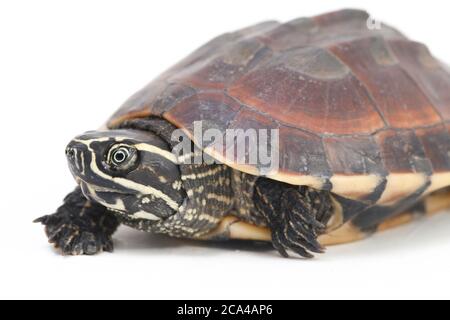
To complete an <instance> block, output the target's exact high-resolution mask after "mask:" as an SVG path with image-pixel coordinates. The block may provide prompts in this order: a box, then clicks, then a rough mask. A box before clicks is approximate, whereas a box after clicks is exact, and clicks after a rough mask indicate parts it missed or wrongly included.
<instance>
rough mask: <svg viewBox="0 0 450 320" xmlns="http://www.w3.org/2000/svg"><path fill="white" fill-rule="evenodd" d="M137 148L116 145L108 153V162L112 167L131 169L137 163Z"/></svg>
mask: <svg viewBox="0 0 450 320" xmlns="http://www.w3.org/2000/svg"><path fill="white" fill-rule="evenodd" d="M136 158H137V150H136V149H135V148H133V147H129V146H124V145H116V146H113V147H112V148H111V149H110V150H109V153H108V156H107V163H108V165H109V166H110V167H111V169H115V170H117V169H124V170H125V169H129V168H130V167H131V166H133V165H134V164H135V163H136Z"/></svg>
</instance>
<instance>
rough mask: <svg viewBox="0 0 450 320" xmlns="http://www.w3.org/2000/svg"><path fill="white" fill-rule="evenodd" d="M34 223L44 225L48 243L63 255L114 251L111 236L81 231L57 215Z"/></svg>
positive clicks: (45, 217)
mask: <svg viewBox="0 0 450 320" xmlns="http://www.w3.org/2000/svg"><path fill="white" fill-rule="evenodd" d="M35 222H36V223H42V224H43V225H45V233H46V234H47V237H48V241H49V243H51V244H54V245H55V247H56V248H58V249H60V250H61V253H62V254H63V255H66V256H67V255H71V256H78V255H94V254H97V253H101V252H113V250H114V245H113V241H112V238H111V236H109V235H105V234H103V233H101V232H95V231H93V230H91V231H89V230H82V229H81V228H80V226H78V225H76V224H73V223H71V222H70V221H64V219H62V218H61V217H60V216H58V214H55V215H50V216H44V217H42V218H39V219H36V220H35Z"/></svg>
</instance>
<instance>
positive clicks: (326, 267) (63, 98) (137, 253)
mask: <svg viewBox="0 0 450 320" xmlns="http://www.w3.org/2000/svg"><path fill="white" fill-rule="evenodd" d="M344 7H358V8H365V9H367V10H369V11H370V12H371V13H372V14H373V15H374V16H375V17H376V18H380V19H382V20H384V21H386V22H388V23H390V24H393V25H394V26H396V27H398V28H400V29H401V30H402V31H403V32H404V33H406V34H407V35H408V36H410V37H411V38H414V39H416V40H419V41H422V42H425V43H427V44H428V45H429V47H430V48H431V50H432V51H433V52H434V53H435V54H436V55H437V56H438V57H439V58H441V59H444V60H445V59H446V60H447V62H450V41H449V37H448V31H449V29H450V21H449V19H448V18H449V14H450V7H449V5H448V2H447V1H442V0H437V1H432V0H426V1H408V2H405V1H392V0H390V1H381V0H378V1H361V0H359V1H330V0H327V1H318V0H315V1H298V0H297V1H292V0H291V1H282V0H276V1H261V0H258V1H243V0H238V1H234V0H224V1H218V0H214V1H168V0H164V1H130V0H127V1H122V2H119V1H111V0H108V1H81V0H78V1H45V0H44V1H20V0H19V1H2V2H1V4H0V110H1V113H0V119H1V124H0V130H1V134H0V139H1V144H0V170H1V176H0V177H1V179H0V189H1V190H0V191H1V192H0V197H1V199H2V201H1V211H0V298H157V299H167V298H184V299H185V298H296V299H299V298H387V299H389V298H450V293H449V290H450V214H441V215H439V216H436V217H434V218H431V219H428V220H424V221H420V222H417V223H414V224H411V225H408V226H405V227H402V228H399V229H397V230H394V231H390V232H387V233H384V234H378V235H376V236H374V237H372V238H370V239H368V240H366V241H362V242H360V243H356V244H350V245H344V246H339V247H334V248H330V249H329V250H328V253H327V254H325V255H323V256H320V257H319V258H318V259H316V260H313V261H301V260H296V259H291V260H286V259H282V258H279V257H278V256H277V254H276V253H275V252H273V251H264V250H250V249H249V248H245V247H244V248H241V247H237V246H231V245H224V246H213V245H209V244H198V243H193V242H186V241H179V240H173V239H167V238H161V237H155V236H151V235H148V234H144V233H139V232H137V231H133V230H129V229H126V228H122V229H120V231H119V232H118V233H117V234H116V235H115V246H116V252H115V253H114V254H102V255H99V256H95V257H75V258H68V257H61V256H59V254H58V253H57V252H56V251H54V250H53V249H52V248H51V247H50V246H49V245H48V244H47V241H46V238H45V236H44V233H43V230H42V227H41V226H39V225H34V224H32V223H31V221H32V220H33V219H34V218H36V217H38V216H40V215H43V214H48V213H52V212H53V210H54V209H55V208H56V207H57V206H58V205H59V204H60V203H61V199H62V198H63V197H64V196H65V194H66V193H67V192H69V191H70V190H71V189H72V188H73V186H74V182H73V181H72V178H71V175H70V174H69V172H68V170H67V168H66V160H65V156H64V148H65V145H66V143H67V142H68V141H69V140H70V139H71V138H72V137H73V136H75V135H76V134H79V133H81V132H83V131H86V130H88V129H95V128H97V127H99V126H100V125H101V124H102V123H103V122H104V121H105V120H106V119H107V118H108V116H109V115H110V114H111V113H112V112H113V111H114V110H115V109H116V108H117V107H118V106H119V105H120V104H121V103H122V102H123V101H124V100H125V99H126V98H127V97H128V96H129V95H131V94H132V93H134V92H135V91H136V90H138V89H139V88H141V87H142V86H143V85H145V84H146V83H147V82H149V81H150V80H151V79H152V78H154V77H155V76H157V75H158V74H159V73H160V72H162V71H163V70H164V69H166V68H167V67H169V66H170V65H171V64H173V63H175V62H177V61H178V60H179V59H181V58H183V57H184V56H185V55H186V54H188V53H189V52H191V51H192V50H193V49H195V48H196V47H198V46H199V45H201V44H203V43H204V42H206V41H207V40H209V39H210V38H212V37H214V36H216V35H218V34H221V33H223V32H225V31H231V30H234V29H238V28H241V27H244V26H247V25H250V24H253V23H256V22H259V21H262V20H267V19H277V20H282V21H285V20H289V19H292V18H296V17H299V16H310V15H315V14H319V13H322V12H326V11H330V10H333V9H338V8H344ZM238 249H239V250H238Z"/></svg>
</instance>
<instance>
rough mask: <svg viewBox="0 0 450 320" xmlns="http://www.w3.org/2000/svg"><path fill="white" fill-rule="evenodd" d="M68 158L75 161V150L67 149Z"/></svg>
mask: <svg viewBox="0 0 450 320" xmlns="http://www.w3.org/2000/svg"><path fill="white" fill-rule="evenodd" d="M66 156H67V158H69V159H70V160H74V159H75V150H74V149H73V148H67V149H66Z"/></svg>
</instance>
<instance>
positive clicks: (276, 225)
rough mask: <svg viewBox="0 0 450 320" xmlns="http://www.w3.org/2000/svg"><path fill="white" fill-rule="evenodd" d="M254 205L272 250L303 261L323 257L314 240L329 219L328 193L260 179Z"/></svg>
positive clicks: (316, 239) (322, 250) (322, 231)
mask: <svg viewBox="0 0 450 320" xmlns="http://www.w3.org/2000/svg"><path fill="white" fill-rule="evenodd" d="M254 202H255V206H256V208H257V210H258V211H259V212H260V213H261V214H262V215H263V216H264V217H265V219H266V220H267V225H268V227H269V228H270V229H271V233H272V243H273V246H274V247H275V249H277V250H278V252H279V253H280V254H281V255H282V256H284V257H289V254H288V251H292V252H294V253H296V254H298V255H300V256H302V257H304V258H312V257H313V255H312V253H323V252H324V249H323V248H322V246H321V245H320V243H319V241H318V236H320V235H321V234H323V233H324V232H325V230H326V225H327V222H328V221H329V220H330V217H331V215H332V204H331V199H330V195H329V193H328V192H324V191H316V190H314V189H311V188H307V187H298V186H292V185H289V184H286V183H282V182H277V181H273V180H271V179H265V178H260V179H259V180H258V181H257V182H256V185H255V193H254Z"/></svg>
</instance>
